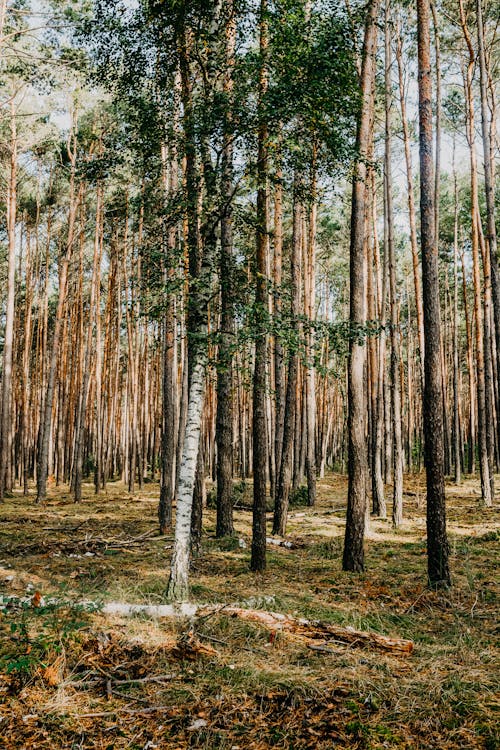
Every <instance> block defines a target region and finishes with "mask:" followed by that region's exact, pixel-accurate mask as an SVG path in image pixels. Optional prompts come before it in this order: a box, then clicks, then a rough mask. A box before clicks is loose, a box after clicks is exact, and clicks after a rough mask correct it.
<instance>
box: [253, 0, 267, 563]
mask: <svg viewBox="0 0 500 750" xmlns="http://www.w3.org/2000/svg"><path fill="white" fill-rule="evenodd" d="M259 25H260V41H259V46H260V74H259V102H258V106H259V129H258V154H257V182H258V189H257V232H256V257H255V307H256V316H255V317H256V320H255V327H256V331H255V336H256V339H255V361H254V373H253V427H252V434H253V517H252V557H251V561H250V567H251V569H252V570H255V571H262V570H265V567H266V496H267V488H266V479H267V471H266V467H267V459H268V447H267V425H266V358H267V335H266V322H265V321H266V317H267V309H268V300H267V253H268V147H267V138H268V132H267V124H266V114H265V110H264V101H263V100H264V97H265V95H266V91H267V85H268V78H267V65H266V59H267V47H268V21H267V0H260V21H259Z"/></svg>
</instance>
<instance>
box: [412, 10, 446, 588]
mask: <svg viewBox="0 0 500 750" xmlns="http://www.w3.org/2000/svg"><path fill="white" fill-rule="evenodd" d="M417 34H418V94H419V99H418V111H419V134H420V137H419V145H420V224H421V226H420V232H421V243H422V291H423V307H424V335H425V388H424V404H423V417H424V439H425V468H426V474H427V571H428V576H429V582H430V584H431V585H433V586H438V585H449V584H450V572H449V567H448V554H449V545H448V539H447V535H446V505H445V496H444V453H443V400H442V381H441V323H440V309H439V278H438V252H437V245H436V237H435V227H434V221H435V214H434V181H433V162H432V83H431V59H430V33H429V0H417Z"/></svg>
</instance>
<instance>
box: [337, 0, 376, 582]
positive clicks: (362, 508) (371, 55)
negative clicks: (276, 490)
mask: <svg viewBox="0 0 500 750" xmlns="http://www.w3.org/2000/svg"><path fill="white" fill-rule="evenodd" d="M378 8H379V0H370V2H369V5H368V11H367V20H366V27H365V40H364V45H363V60H362V70H361V92H362V105H361V115H360V119H359V122H358V129H357V135H356V144H357V149H358V154H359V160H358V162H357V164H356V169H355V175H354V178H353V185H352V207H351V240H350V282H351V285H350V315H349V319H350V323H351V327H352V334H351V341H350V344H349V363H348V394H349V395H348V398H349V418H348V433H349V489H348V498H347V518H346V529H345V539H344V553H343V560H342V567H343V569H344V570H351V571H356V572H360V571H362V570H364V533H365V523H366V507H367V506H366V491H367V473H368V461H367V451H366V435H365V418H366V397H365V382H364V381H365V378H364V374H365V373H364V370H365V359H366V342H365V340H364V334H362V335H361V338H360V337H359V334H358V333H357V332H356V329H357V328H358V327H359V326H364V324H365V322H366V311H365V275H366V274H365V257H364V256H365V243H364V229H365V200H366V191H367V185H366V176H367V166H366V161H365V157H366V154H367V151H368V147H369V142H370V123H371V120H372V109H373V79H374V76H375V56H376V48H377V14H378Z"/></svg>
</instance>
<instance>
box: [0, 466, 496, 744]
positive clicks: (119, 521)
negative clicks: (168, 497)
mask: <svg viewBox="0 0 500 750" xmlns="http://www.w3.org/2000/svg"><path fill="white" fill-rule="evenodd" d="M318 489H319V501H318V505H317V507H315V508H306V507H292V508H291V511H290V519H289V529H288V536H287V539H288V540H290V541H291V542H292V543H293V545H294V546H293V548H285V547H277V546H274V545H269V551H268V552H269V553H268V569H267V572H266V573H265V574H263V575H256V574H254V573H251V572H250V570H249V566H248V563H249V555H250V533H251V512H250V511H249V510H248V509H243V508H242V507H241V506H242V505H243V506H246V504H247V503H248V501H249V499H250V495H251V487H250V485H248V486H246V487H245V486H242V485H238V486H237V487H236V490H237V491H238V497H239V499H238V503H237V506H238V507H237V509H236V511H235V521H236V537H235V539H223V540H218V539H216V538H215V513H214V510H213V509H210V508H209V509H207V510H206V512H205V518H204V536H203V543H202V553H201V555H200V557H199V558H198V559H197V560H196V561H195V562H194V565H193V570H192V574H191V582H192V598H193V600H194V601H198V602H203V603H220V604H226V605H230V604H238V605H241V606H245V607H252V608H254V609H262V610H269V611H273V612H281V613H285V614H289V615H293V616H295V617H304V618H309V619H319V620H322V621H324V622H327V623H335V624H337V625H342V626H352V627H354V628H356V629H362V630H370V631H375V632H377V633H382V634H384V635H387V636H393V637H400V638H407V639H411V640H412V641H413V642H414V651H413V653H412V654H410V655H397V654H393V653H385V652H381V651H379V650H376V649H372V648H360V647H359V646H360V645H361V644H358V643H354V644H351V645H348V644H345V643H343V642H340V641H334V642H331V643H329V644H328V646H327V647H325V649H324V650H316V649H311V648H310V647H308V644H306V643H305V642H304V641H303V640H301V639H300V638H299V637H294V636H293V634H288V633H284V632H279V631H270V630H269V629H267V628H265V627H263V626H262V625H260V624H258V623H253V622H247V621H243V620H241V619H240V618H237V617H231V616H229V615H228V614H227V613H224V610H223V609H222V610H220V611H219V612H217V613H212V614H210V615H206V616H204V617H198V618H195V619H194V620H186V619H169V618H157V619H155V618H152V617H146V616H145V615H144V614H138V615H135V616H133V617H123V616H116V615H113V616H111V615H104V614H103V613H102V611H99V609H96V611H90V610H91V609H92V608H91V607H81V606H78V603H79V602H80V603H81V602H82V601H93V602H98V603H99V604H100V605H101V604H102V603H105V602H109V601H121V602H130V603H152V604H158V603H161V602H162V601H163V600H164V592H165V588H166V584H167V579H168V568H169V556H170V554H171V549H172V538H171V537H159V536H158V535H157V521H156V504H157V498H158V486H157V485H155V484H147V485H145V487H144V491H141V492H138V493H137V494H135V495H133V496H132V495H129V494H128V493H127V492H126V491H125V489H124V487H123V485H121V484H120V483H110V484H109V485H108V488H107V491H106V493H103V494H102V495H101V496H99V497H95V496H94V495H93V491H92V487H91V486H90V485H87V486H85V497H84V502H83V503H81V504H80V505H75V504H74V503H73V502H72V500H71V497H70V496H69V494H68V490H67V488H52V491H51V494H50V498H49V500H48V502H47V504H46V505H45V506H44V507H38V506H36V505H34V504H33V502H32V498H24V497H22V496H21V495H17V494H16V495H15V496H14V497H13V498H10V499H8V500H7V501H6V503H5V504H4V505H2V506H0V594H2V595H3V596H4V598H5V597H13V598H12V600H11V601H10V603H9V605H8V606H4V607H3V610H2V611H0V747H1V748H9V749H11V748H12V749H13V748H16V750H20V749H21V748H35V749H36V750H38V749H40V750H42V749H45V748H47V750H48V749H49V748H50V750H55V749H59V748H61V749H64V750H67V749H69V748H84V749H87V748H102V749H104V748H110V749H111V748H141V750H153V749H154V748H166V749H167V750H169V749H172V750H173V749H174V748H178V749H180V748H191V747H197V748H207V749H212V748H221V749H224V750H231V749H232V750H238V749H240V750H246V749H247V748H248V749H251V748H253V749H255V750H257V749H260V748H293V749H294V750H295V749H297V750H300V749H302V748H310V749H311V750H312V749H313V748H314V749H316V748H318V749H319V750H322V749H325V750H326V748H364V749H369V748H370V749H371V748H373V749H375V748H412V749H415V750H417V749H418V748H426V749H430V748H460V749H463V748H485V749H486V750H494V748H498V747H500V744H499V742H500V741H499V734H498V727H499V724H498V708H499V706H500V700H499V687H500V684H499V670H498V667H499V662H498V656H499V651H498V636H499V633H500V628H499V626H498V620H497V619H496V617H497V615H498V601H499V591H498V587H497V584H498V571H499V570H500V565H499V545H498V540H499V538H500V533H499V529H500V524H499V520H500V519H499V516H500V513H499V510H500V507H499V505H498V502H497V504H496V507H495V508H492V509H483V508H481V507H480V497H479V494H478V492H479V487H478V482H477V481H476V480H469V479H466V480H465V481H464V482H463V483H462V485H461V486H460V487H458V488H457V487H454V486H452V485H451V484H450V485H449V486H448V487H447V497H448V523H449V536H450V543H451V567H452V575H453V588H452V589H450V590H447V591H440V592H433V591H430V590H428V589H427V588H426V585H425V584H426V557H425V554H426V550H425V508H424V502H425V490H424V476H423V475H422V476H418V477H407V479H406V482H405V489H406V491H407V492H408V494H407V495H405V522H404V524H403V526H402V528H400V529H398V530H397V531H395V530H394V529H393V528H392V526H391V523H390V521H379V520H372V525H371V531H370V534H369V538H368V540H367V544H366V564H367V570H366V573H364V574H363V575H353V574H346V573H342V571H341V549H342V541H343V525H344V518H345V498H346V481H345V479H344V478H343V477H340V476H337V475H331V476H329V477H327V478H326V479H325V480H322V481H321V482H320V483H319V488H318ZM40 595H41V596H42V597H43V598H42V599H41V601H40ZM15 597H17V599H16V598H15ZM50 597H54V601H52V603H51V601H50Z"/></svg>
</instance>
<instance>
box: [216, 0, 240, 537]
mask: <svg viewBox="0 0 500 750" xmlns="http://www.w3.org/2000/svg"><path fill="white" fill-rule="evenodd" d="M227 12H228V22H227V27H226V56H227V57H226V66H227V70H226V74H225V80H224V93H225V94H226V96H227V98H228V103H227V106H228V108H229V109H228V112H227V114H226V118H225V123H224V127H225V133H224V147H223V154H222V173H223V176H222V181H223V193H224V202H225V211H224V214H223V216H222V219H221V249H220V285H221V322H220V327H221V331H220V336H219V361H218V370H217V421H216V441H217V524H216V536H218V537H221V536H229V535H231V534H232V533H233V497H232V496H233V372H232V355H233V339H234V302H233V297H234V289H233V286H234V281H233V216H232V193H233V190H234V187H233V145H232V144H233V132H232V131H233V127H232V113H231V98H232V92H233V73H232V71H233V67H234V46H235V41H236V19H235V16H234V4H233V0H229V1H228V2H227Z"/></svg>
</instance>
